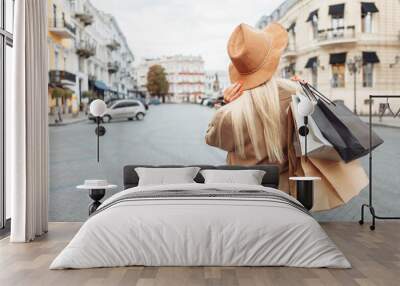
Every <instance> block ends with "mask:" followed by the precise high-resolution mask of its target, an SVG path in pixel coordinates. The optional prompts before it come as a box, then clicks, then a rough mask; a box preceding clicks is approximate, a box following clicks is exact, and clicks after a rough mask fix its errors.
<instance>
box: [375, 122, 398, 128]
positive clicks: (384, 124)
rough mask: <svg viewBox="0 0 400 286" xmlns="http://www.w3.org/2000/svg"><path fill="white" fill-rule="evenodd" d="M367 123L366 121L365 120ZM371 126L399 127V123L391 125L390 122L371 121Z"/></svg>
mask: <svg viewBox="0 0 400 286" xmlns="http://www.w3.org/2000/svg"><path fill="white" fill-rule="evenodd" d="M367 124H368V122H367ZM372 126H378V127H387V128H400V125H391V124H386V123H380V122H372Z"/></svg>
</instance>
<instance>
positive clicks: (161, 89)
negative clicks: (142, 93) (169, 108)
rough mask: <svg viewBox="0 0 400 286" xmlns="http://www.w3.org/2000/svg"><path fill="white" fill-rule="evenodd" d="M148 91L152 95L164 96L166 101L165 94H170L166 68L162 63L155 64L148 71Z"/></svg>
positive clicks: (163, 98) (163, 100) (163, 99)
mask: <svg viewBox="0 0 400 286" xmlns="http://www.w3.org/2000/svg"><path fill="white" fill-rule="evenodd" d="M146 87H147V91H148V92H149V93H150V95H151V96H157V97H161V98H162V102H163V103H165V96H166V95H167V94H168V90H169V83H168V80H167V75H166V73H165V69H164V68H163V67H162V66H160V65H153V66H151V67H150V68H149V71H148V72H147V86H146Z"/></svg>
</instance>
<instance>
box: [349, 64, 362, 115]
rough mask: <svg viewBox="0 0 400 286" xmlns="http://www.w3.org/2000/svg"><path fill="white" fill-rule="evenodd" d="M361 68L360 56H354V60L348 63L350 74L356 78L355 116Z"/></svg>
mask: <svg viewBox="0 0 400 286" xmlns="http://www.w3.org/2000/svg"><path fill="white" fill-rule="evenodd" d="M361 67H362V58H361V57H360V56H354V57H353V58H352V59H350V60H348V61H347V68H348V70H349V72H350V75H353V76H354V81H353V82H354V107H353V109H354V110H353V112H354V114H357V73H359V72H360V70H361Z"/></svg>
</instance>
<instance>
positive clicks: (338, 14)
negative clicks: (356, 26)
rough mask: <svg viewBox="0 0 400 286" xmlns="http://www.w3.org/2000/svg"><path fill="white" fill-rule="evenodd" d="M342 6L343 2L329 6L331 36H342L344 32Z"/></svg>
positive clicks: (343, 6) (343, 5)
mask: <svg viewBox="0 0 400 286" xmlns="http://www.w3.org/2000/svg"><path fill="white" fill-rule="evenodd" d="M344 8H345V4H336V5H331V6H329V15H330V16H331V29H330V30H331V31H332V37H334V38H335V37H342V36H343V34H344Z"/></svg>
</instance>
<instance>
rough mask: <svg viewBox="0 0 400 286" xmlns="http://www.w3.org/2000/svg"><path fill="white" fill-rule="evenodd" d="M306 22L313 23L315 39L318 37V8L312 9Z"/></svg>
mask: <svg viewBox="0 0 400 286" xmlns="http://www.w3.org/2000/svg"><path fill="white" fill-rule="evenodd" d="M306 22H310V23H311V27H312V32H313V39H316V38H317V37H318V9H317V10H314V11H312V12H311V13H310V14H309V15H308V18H307V21H306Z"/></svg>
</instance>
